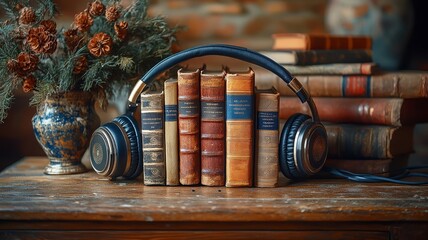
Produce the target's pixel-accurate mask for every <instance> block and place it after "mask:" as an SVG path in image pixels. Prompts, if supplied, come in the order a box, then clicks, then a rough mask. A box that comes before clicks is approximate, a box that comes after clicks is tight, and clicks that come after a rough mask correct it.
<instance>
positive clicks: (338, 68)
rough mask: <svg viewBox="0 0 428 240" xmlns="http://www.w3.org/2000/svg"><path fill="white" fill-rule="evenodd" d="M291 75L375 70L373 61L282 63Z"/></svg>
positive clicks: (368, 71)
mask: <svg viewBox="0 0 428 240" xmlns="http://www.w3.org/2000/svg"><path fill="white" fill-rule="evenodd" d="M283 66H284V67H285V68H286V69H287V70H288V71H289V72H290V73H292V74H293V75H317V74H318V75H320V74H323V75H351V74H362V75H370V74H373V73H374V72H375V71H376V64H374V63H349V64H344V63H332V64H319V65H307V66H299V65H283Z"/></svg>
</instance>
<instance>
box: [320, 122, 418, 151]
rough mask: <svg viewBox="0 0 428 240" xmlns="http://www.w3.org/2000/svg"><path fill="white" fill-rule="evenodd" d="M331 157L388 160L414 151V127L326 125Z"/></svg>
mask: <svg viewBox="0 0 428 240" xmlns="http://www.w3.org/2000/svg"><path fill="white" fill-rule="evenodd" d="M324 126H325V128H326V131H327V139H328V157H329V158H332V159H386V158H393V157H396V156H398V155H403V154H408V153H411V152H412V151H413V128H414V126H402V127H393V126H380V125H357V124H324Z"/></svg>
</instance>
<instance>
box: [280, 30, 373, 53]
mask: <svg viewBox="0 0 428 240" xmlns="http://www.w3.org/2000/svg"><path fill="white" fill-rule="evenodd" d="M272 38H273V41H274V42H273V47H272V48H273V49H275V50H313V49H371V48H372V38H371V37H370V36H365V35H362V36H353V35H332V34H315V33H276V34H273V35H272Z"/></svg>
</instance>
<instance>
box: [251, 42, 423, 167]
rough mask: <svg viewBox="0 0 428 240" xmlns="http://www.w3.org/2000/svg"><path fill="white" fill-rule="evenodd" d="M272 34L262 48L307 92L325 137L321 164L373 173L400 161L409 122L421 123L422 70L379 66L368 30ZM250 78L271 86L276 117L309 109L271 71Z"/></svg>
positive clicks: (409, 145)
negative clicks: (343, 33) (274, 91)
mask: <svg viewBox="0 0 428 240" xmlns="http://www.w3.org/2000/svg"><path fill="white" fill-rule="evenodd" d="M273 38H274V45H273V47H272V50H269V51H263V52H262V53H263V54H265V55H267V56H268V57H271V58H274V59H275V60H276V61H277V62H279V63H281V64H283V66H284V67H285V68H286V69H287V70H289V71H290V72H291V73H292V74H293V75H294V76H296V77H297V79H298V80H299V81H300V82H301V83H302V85H303V86H304V88H305V89H306V90H307V91H308V92H309V93H310V95H311V96H312V97H313V99H314V102H315V104H316V106H317V109H318V112H319V115H320V118H321V120H322V121H323V122H325V123H326V124H325V126H326V128H327V133H328V137H329V139H328V141H329V143H328V145H329V155H328V157H329V159H328V160H327V164H332V165H334V166H339V167H342V168H343V167H349V166H351V167H349V168H348V169H347V170H357V171H360V172H364V173H377V172H379V171H383V172H384V171H387V170H388V166H390V165H391V162H392V161H401V162H403V163H404V162H405V159H406V158H407V156H408V155H409V154H410V153H412V152H413V151H414V150H415V147H416V146H415V145H414V142H416V141H415V136H414V133H415V129H420V128H421V126H423V124H422V123H426V122H428V112H427V111H424V110H423V109H424V108H426V107H425V106H427V104H428V98H427V97H428V73H427V72H421V71H419V72H416V71H400V72H383V71H382V70H381V69H378V68H377V66H376V64H375V63H374V62H372V57H371V39H370V37H367V36H337V35H328V34H323V35H314V34H276V35H274V36H273ZM256 85H257V86H258V87H267V86H275V87H276V88H277V89H278V91H279V93H280V95H281V97H280V109H279V117H280V119H287V118H288V117H289V116H290V115H291V114H293V113H295V112H302V113H309V109H308V108H307V106H306V105H302V104H300V102H299V101H298V100H296V99H295V97H294V93H293V92H292V91H290V90H289V89H288V87H287V86H286V84H285V83H283V82H282V80H281V79H279V78H278V77H274V76H272V75H271V74H266V76H264V77H261V78H258V79H257V81H256ZM425 147H428V146H425ZM395 159H400V160H395ZM356 160H361V161H356ZM373 165H378V166H379V167H378V168H376V167H373ZM398 165H399V164H398Z"/></svg>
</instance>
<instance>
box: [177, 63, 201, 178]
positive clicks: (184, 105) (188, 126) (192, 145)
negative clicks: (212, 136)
mask: <svg viewBox="0 0 428 240" xmlns="http://www.w3.org/2000/svg"><path fill="white" fill-rule="evenodd" d="M199 75H200V69H197V70H185V69H180V70H178V130H179V143H180V183H181V184H182V185H196V184H199V183H200V177H201V159H200V137H199V131H200V130H199V129H200V123H199V118H200V106H199V81H200V76H199Z"/></svg>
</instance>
